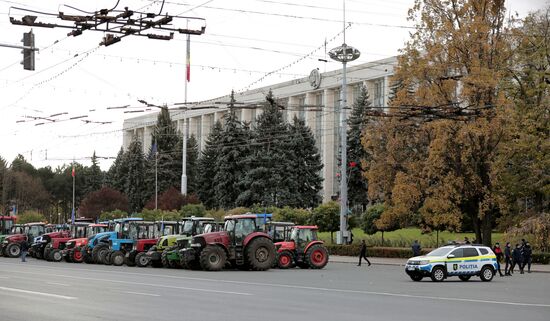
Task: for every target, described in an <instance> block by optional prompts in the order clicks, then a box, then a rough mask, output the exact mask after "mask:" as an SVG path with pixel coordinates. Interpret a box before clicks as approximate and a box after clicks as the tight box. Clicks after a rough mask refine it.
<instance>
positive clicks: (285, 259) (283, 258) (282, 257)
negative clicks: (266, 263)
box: [276, 251, 294, 269]
mask: <svg viewBox="0 0 550 321" xmlns="http://www.w3.org/2000/svg"><path fill="white" fill-rule="evenodd" d="M276 266H277V267H278V268H279V269H289V268H291V267H293V266H294V259H293V258H292V253H290V251H282V252H281V253H279V254H277V264H276Z"/></svg>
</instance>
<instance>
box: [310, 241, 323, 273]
mask: <svg viewBox="0 0 550 321" xmlns="http://www.w3.org/2000/svg"><path fill="white" fill-rule="evenodd" d="M305 259H306V262H307V264H308V265H309V267H310V268H312V269H317V270H318V269H322V268H324V267H325V266H326V265H327V263H328V251H327V249H326V248H325V247H324V246H322V245H321V244H315V245H312V246H311V247H310V248H309V249H308V250H307V252H306V257H305Z"/></svg>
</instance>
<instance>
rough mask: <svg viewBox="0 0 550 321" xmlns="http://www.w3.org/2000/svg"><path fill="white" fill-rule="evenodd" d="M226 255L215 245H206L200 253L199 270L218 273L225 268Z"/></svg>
mask: <svg viewBox="0 0 550 321" xmlns="http://www.w3.org/2000/svg"><path fill="white" fill-rule="evenodd" d="M226 261H227V254H226V253H225V251H224V249H222V248H221V247H219V246H217V245H207V246H206V247H205V248H204V250H202V252H201V256H200V264H201V268H202V269H203V270H206V271H220V270H221V269H223V267H224V266H225V262H226Z"/></svg>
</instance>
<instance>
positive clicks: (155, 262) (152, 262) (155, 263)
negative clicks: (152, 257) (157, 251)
mask: <svg viewBox="0 0 550 321" xmlns="http://www.w3.org/2000/svg"><path fill="white" fill-rule="evenodd" d="M151 266H152V267H154V268H157V269H158V268H161V267H162V262H160V261H151Z"/></svg>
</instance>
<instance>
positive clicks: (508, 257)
mask: <svg viewBox="0 0 550 321" xmlns="http://www.w3.org/2000/svg"><path fill="white" fill-rule="evenodd" d="M504 261H505V262H506V266H505V267H504V275H512V249H511V248H510V242H506V246H505V247H504Z"/></svg>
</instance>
